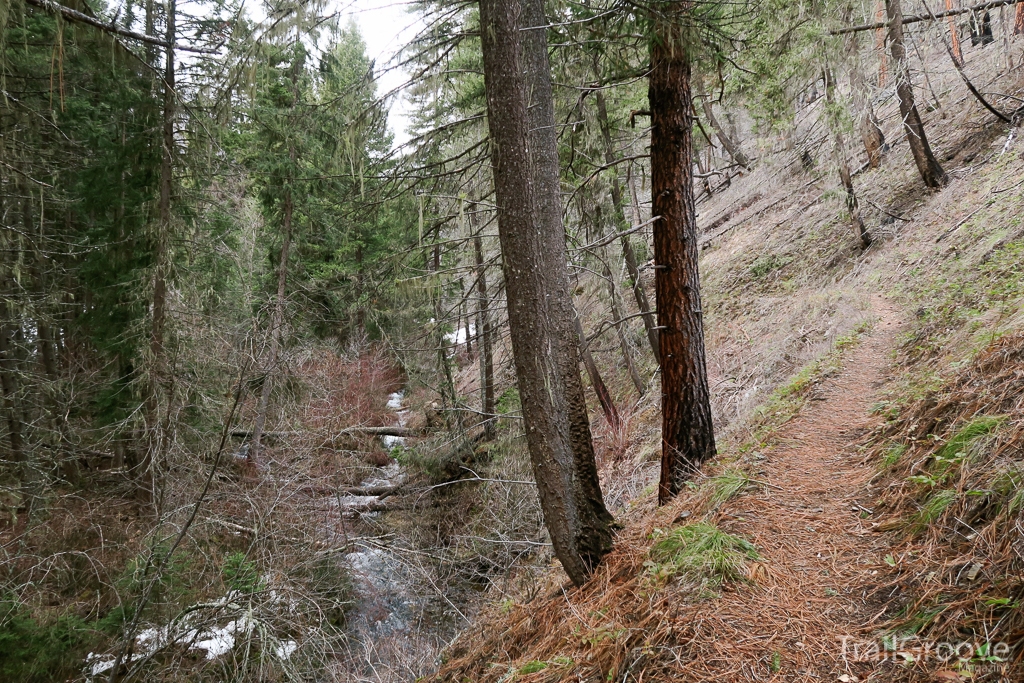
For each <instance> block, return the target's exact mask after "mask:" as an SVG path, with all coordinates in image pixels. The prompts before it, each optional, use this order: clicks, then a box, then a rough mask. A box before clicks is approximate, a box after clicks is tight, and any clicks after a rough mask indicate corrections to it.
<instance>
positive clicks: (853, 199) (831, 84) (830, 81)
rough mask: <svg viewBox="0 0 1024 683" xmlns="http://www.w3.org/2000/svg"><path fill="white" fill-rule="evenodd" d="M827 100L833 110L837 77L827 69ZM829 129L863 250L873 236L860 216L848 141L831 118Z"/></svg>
mask: <svg viewBox="0 0 1024 683" xmlns="http://www.w3.org/2000/svg"><path fill="white" fill-rule="evenodd" d="M824 76H825V100H826V101H827V102H828V104H829V109H830V110H831V109H832V108H833V107H834V106H835V104H836V101H835V89H836V84H835V76H834V75H833V74H832V70H831V69H825V74H824ZM828 118H829V122H828V123H829V128H830V129H831V131H832V146H833V151H834V152H835V157H836V165H837V166H838V167H839V179H840V180H841V181H842V183H843V188H844V189H845V190H846V210H847V211H848V212H849V214H850V221H851V222H852V223H853V229H854V232H855V233H856V235H857V239H858V241H860V246H861V248H862V249H867V248H868V247H869V246H871V236H870V235H869V234H868V229H867V227H866V226H865V225H864V219H863V217H861V215H860V206H859V205H858V203H857V192H856V191H855V190H854V187H853V174H852V173H851V172H850V164H849V162H848V161H847V158H846V141H845V140H843V131H842V129H841V128H840V127H839V124H838V123H837V122H836V121H835V120H834V118H833V117H831V116H829V117H828Z"/></svg>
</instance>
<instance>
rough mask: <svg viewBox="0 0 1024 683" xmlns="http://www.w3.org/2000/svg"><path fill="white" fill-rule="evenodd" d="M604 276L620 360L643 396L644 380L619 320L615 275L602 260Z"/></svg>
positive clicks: (644, 392) (619, 308) (644, 389)
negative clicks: (620, 352)
mask: <svg viewBox="0 0 1024 683" xmlns="http://www.w3.org/2000/svg"><path fill="white" fill-rule="evenodd" d="M604 277H605V280H606V281H607V282H608V298H609V300H610V301H611V309H612V318H613V319H614V320H615V334H616V335H617V336H618V338H619V348H620V349H621V350H622V361H623V362H624V363H625V364H626V370H628V371H629V378H630V379H631V380H633V386H634V387H635V388H636V392H637V393H638V394H640V395H641V396H643V395H644V394H646V393H647V389H646V387H644V381H643V380H642V379H641V378H640V373H639V372H637V370H636V363H634V362H633V354H631V353H630V352H629V342H628V341H627V339H626V333H625V331H623V329H622V326H623V324H624V323H622V322H620V321H621V320H622V319H623V317H625V316H623V314H622V307H621V306H620V305H619V293H618V288H617V287H616V286H615V277H614V276H613V274H612V270H611V268H609V267H608V262H607V261H605V262H604Z"/></svg>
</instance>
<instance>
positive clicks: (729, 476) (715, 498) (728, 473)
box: [706, 467, 751, 507]
mask: <svg viewBox="0 0 1024 683" xmlns="http://www.w3.org/2000/svg"><path fill="white" fill-rule="evenodd" d="M750 484H751V481H750V477H748V476H747V473H746V472H744V471H743V470H741V469H739V468H737V467H732V468H729V469H727V470H725V471H724V472H722V473H721V474H720V475H718V476H717V477H712V478H711V479H709V480H708V483H707V484H706V486H708V487H709V488H710V490H711V495H710V496H709V497H708V500H709V501H710V502H711V505H712V506H713V507H717V506H719V505H721V504H722V503H724V502H725V501H727V500H729V499H731V498H732V497H733V496H735V495H736V494H738V493H740V492H741V491H743V490H744V489H746V488H747V487H748V486H750Z"/></svg>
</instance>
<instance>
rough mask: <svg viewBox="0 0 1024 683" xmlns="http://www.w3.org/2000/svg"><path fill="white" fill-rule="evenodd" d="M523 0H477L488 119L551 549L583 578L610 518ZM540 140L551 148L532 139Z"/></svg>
mask: <svg viewBox="0 0 1024 683" xmlns="http://www.w3.org/2000/svg"><path fill="white" fill-rule="evenodd" d="M526 3H528V7H529V9H531V10H532V11H531V12H530V15H531V17H533V18H535V20H534V21H531V22H529V23H525V22H526V21H528V17H527V16H525V15H524V10H525V9H527V8H526V7H524V3H523V2H522V0H480V26H481V31H480V34H481V43H482V47H483V62H484V84H485V92H486V97H487V122H488V128H489V130H490V153H491V163H492V167H493V173H494V189H495V195H496V204H497V207H498V235H499V239H500V242H501V250H502V268H503V271H504V275H505V291H506V298H507V301H508V304H507V305H508V316H509V331H510V334H511V341H512V355H513V359H514V361H515V367H516V378H517V381H518V385H519V393H520V398H521V401H522V406H523V422H524V426H525V428H526V441H527V446H528V448H529V451H530V460H531V463H532V465H533V472H534V476H535V478H536V482H537V489H538V493H539V495H540V502H541V508H542V509H543V512H544V521H545V524H546V525H547V528H548V532H549V534H550V535H551V542H552V545H553V547H554V551H555V554H556V556H557V557H558V559H559V560H560V561H561V563H562V567H563V568H564V569H565V571H566V573H567V574H568V575H569V578H570V579H572V581H573V582H574V583H576V584H582V583H583V582H585V581H586V580H587V578H588V577H589V576H590V574H591V572H592V571H593V569H594V566H595V565H596V564H597V563H598V562H599V561H600V560H601V558H602V557H603V556H604V555H605V554H606V553H607V552H608V551H609V550H610V549H611V545H612V528H611V525H612V521H613V520H612V516H611V514H610V513H609V512H608V511H607V509H606V508H605V506H604V501H603V498H602V495H601V489H600V484H599V481H598V476H597V465H596V463H595V460H594V448H593V444H592V442H591V437H590V424H589V420H588V418H587V412H586V404H585V402H584V398H583V384H582V382H581V380H580V375H579V353H578V349H577V347H576V331H575V329H574V326H573V310H572V302H571V301H570V299H569V273H568V268H567V265H566V252H565V235H564V232H563V230H562V226H561V205H560V204H561V202H560V198H559V193H558V190H559V184H558V173H557V148H556V147H555V126H554V109H553V101H552V95H551V80H550V79H551V75H550V69H549V65H548V55H547V35H546V31H545V30H544V29H543V28H535V29H533V30H526V31H524V30H522V29H523V28H524V27H526V26H535V27H543V26H545V25H546V23H547V22H546V20H545V19H544V16H543V10H542V8H541V5H540V3H539V2H538V0H526ZM524 43H526V44H527V45H528V47H525V49H524ZM528 71H529V81H530V82H528V76H527V72H528ZM531 92H532V94H533V95H534V98H533V100H532V102H531V100H530V94H531ZM531 105H532V110H533V112H534V114H533V117H531V116H530V113H529V111H530V110H531ZM543 121H549V122H550V123H549V125H548V126H547V128H546V129H545V128H544V127H543V126H538V125H537V124H538V123H540V122H543ZM531 131H532V133H531ZM542 144H544V145H546V148H545V149H537V150H534V149H533V147H534V146H535V145H542ZM552 157H554V161H555V164H556V165H555V169H554V170H555V173H554V177H552V173H551V168H550V166H551V159H552ZM552 226H554V227H552Z"/></svg>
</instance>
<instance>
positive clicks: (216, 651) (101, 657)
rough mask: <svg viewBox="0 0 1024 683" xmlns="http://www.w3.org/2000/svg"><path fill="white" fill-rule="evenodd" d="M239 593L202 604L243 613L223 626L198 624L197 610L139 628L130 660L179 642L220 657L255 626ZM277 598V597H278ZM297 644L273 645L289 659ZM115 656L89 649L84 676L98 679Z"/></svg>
mask: <svg viewBox="0 0 1024 683" xmlns="http://www.w3.org/2000/svg"><path fill="white" fill-rule="evenodd" d="M271 593H272V595H271V600H272V601H275V602H281V603H287V604H289V606H291V603H292V602H294V601H293V600H288V599H286V598H284V597H281V598H278V596H277V592H276V591H271ZM239 597H240V596H239V594H238V593H237V592H235V591H231V592H230V593H228V594H227V595H225V596H224V597H222V598H219V599H217V600H215V601H213V602H211V603H207V604H204V605H202V606H203V607H209V608H211V609H226V610H231V611H234V612H235V613H236V614H238V613H240V612H241V613H242V614H241V616H239V617H238V618H236V619H232V620H231V621H228V622H227V623H226V624H224V625H223V626H213V627H211V628H196V627H195V625H194V621H193V619H192V618H191V617H194V614H188V615H186V616H185V617H184V618H182V619H180V620H176V621H173V622H171V623H170V624H168V625H166V626H159V627H157V626H154V627H150V628H146V629H143V630H141V631H139V632H138V634H137V635H136V636H135V647H134V648H133V653H132V656H131V659H130V661H133V662H134V661H138V660H141V659H145V658H146V657H149V656H151V655H153V654H154V653H155V652H157V651H158V650H160V649H161V648H164V647H167V646H169V645H174V644H176V643H177V644H179V645H185V644H187V645H188V649H190V650H205V651H206V659H208V660H214V659H217V658H218V657H222V656H224V655H225V654H227V653H228V652H231V650H232V649H233V648H234V647H235V643H236V642H237V641H238V640H239V639H241V638H245V637H248V636H250V635H252V632H253V631H254V630H255V629H256V620H255V619H253V618H252V616H251V612H250V611H249V610H248V609H247V608H243V607H242V606H241V605H239V604H238V603H237V602H235V600H237V599H238V598H239ZM275 598H277V599H276V600H275ZM298 647H299V644H298V643H297V642H296V641H294V640H288V641H282V642H279V643H277V644H275V645H274V646H273V652H274V655H275V656H276V657H277V658H278V659H288V658H289V657H291V656H292V654H293V653H294V652H295V650H297V649H298ZM114 660H115V657H114V656H113V655H110V654H96V653H95V652H90V653H89V654H88V656H86V658H85V680H86V681H93V680H99V679H97V676H99V675H100V674H103V673H105V672H107V671H110V669H112V668H113V667H114Z"/></svg>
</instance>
